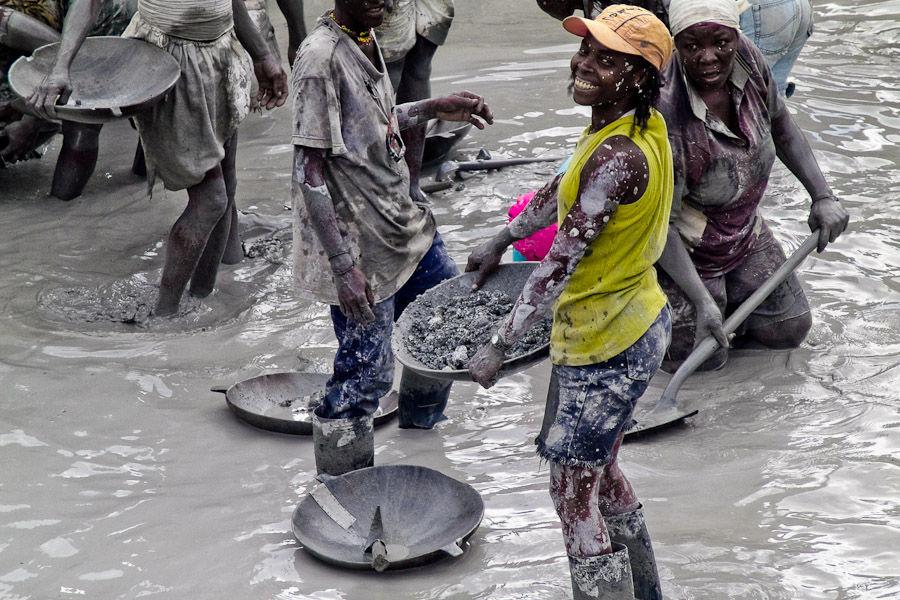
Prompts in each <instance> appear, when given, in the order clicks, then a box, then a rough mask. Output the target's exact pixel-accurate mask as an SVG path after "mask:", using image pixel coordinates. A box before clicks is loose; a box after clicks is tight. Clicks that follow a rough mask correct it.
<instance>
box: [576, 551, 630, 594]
mask: <svg viewBox="0 0 900 600" xmlns="http://www.w3.org/2000/svg"><path fill="white" fill-rule="evenodd" d="M569 571H570V573H571V574H572V597H573V598H574V600H634V586H633V584H632V583H631V566H630V564H629V562H628V548H626V547H625V546H623V545H622V544H613V552H612V554H603V555H601V556H572V555H571V554H570V555H569Z"/></svg>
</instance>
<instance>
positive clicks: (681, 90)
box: [659, 35, 787, 277]
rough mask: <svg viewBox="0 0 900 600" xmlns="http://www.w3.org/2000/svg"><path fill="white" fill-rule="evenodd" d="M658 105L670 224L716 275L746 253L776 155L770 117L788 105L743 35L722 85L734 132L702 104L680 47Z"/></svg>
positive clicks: (701, 268)
mask: <svg viewBox="0 0 900 600" xmlns="http://www.w3.org/2000/svg"><path fill="white" fill-rule="evenodd" d="M664 79H665V81H666V82H667V83H666V86H665V87H664V88H663V90H662V98H661V101H660V107H659V110H660V112H662V113H663V115H664V116H665V119H666V125H667V126H668V128H669V141H670V143H671V145H672V157H673V160H674V168H675V191H674V196H673V199H672V217H671V225H672V226H673V227H675V229H676V230H677V231H678V233H679V234H681V237H682V239H683V240H684V242H685V244H686V245H687V248H688V251H689V252H690V253H691V258H692V260H693V263H694V265H695V266H696V268H697V272H698V273H699V274H700V276H701V277H717V276H719V275H722V274H725V273H728V272H729V271H731V270H732V269H734V268H735V267H737V266H738V265H739V264H740V263H741V262H742V261H743V260H744V258H745V257H746V256H747V255H748V254H749V252H750V250H751V248H752V246H753V241H754V240H755V239H756V236H757V233H758V231H759V219H760V217H759V214H758V207H759V203H760V201H761V200H762V197H763V193H764V192H765V190H766V185H767V184H768V182H769V174H770V173H771V171H772V165H773V164H774V162H775V142H774V140H773V139H772V121H773V120H774V119H776V118H778V117H779V116H780V115H781V114H782V113H783V111H785V110H787V109H786V107H785V104H784V100H783V99H782V98H781V97H780V96H779V94H778V86H777V85H776V83H775V80H774V79H773V78H772V73H771V72H770V71H769V67H768V66H767V65H766V62H765V59H763V56H762V54H760V52H759V50H757V49H756V47H755V46H754V45H753V44H752V43H751V42H750V41H749V40H748V39H747V38H746V37H744V36H743V35H741V36H740V39H739V40H738V47H737V56H736V57H735V61H734V70H733V71H732V73H731V76H730V77H729V81H728V83H727V85H728V86H729V89H730V92H731V98H732V100H733V102H734V106H735V111H736V114H737V123H738V127H739V131H738V132H733V131H731V130H730V129H729V128H728V127H727V126H726V125H725V123H724V122H722V120H721V119H719V118H718V117H716V116H715V115H713V114H712V113H711V112H709V110H707V107H706V104H705V103H704V102H703V100H702V99H701V97H700V95H699V93H698V92H697V91H696V90H695V89H694V87H693V85H692V84H691V82H690V81H689V78H688V76H687V74H686V73H684V69H683V68H682V66H681V60H680V59H679V57H678V55H677V53H676V55H675V56H674V57H673V59H672V60H671V61H669V64H668V65H667V66H666V68H665V72H664Z"/></svg>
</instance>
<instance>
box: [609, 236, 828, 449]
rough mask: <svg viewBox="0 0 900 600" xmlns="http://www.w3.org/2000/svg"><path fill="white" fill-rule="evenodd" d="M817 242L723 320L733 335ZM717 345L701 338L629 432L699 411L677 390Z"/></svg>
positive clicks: (810, 241) (806, 246)
mask: <svg viewBox="0 0 900 600" xmlns="http://www.w3.org/2000/svg"><path fill="white" fill-rule="evenodd" d="M818 244H819V234H818V233H817V232H813V233H812V235H810V236H809V237H808V238H806V241H805V242H803V244H802V245H801V246H800V247H799V248H797V250H796V251H795V252H794V253H793V254H792V255H791V256H790V257H789V258H788V259H787V261H785V263H784V264H783V265H781V266H780V267H779V268H778V269H777V270H776V271H775V272H774V273H772V276H771V277H769V278H768V279H767V280H766V281H765V283H763V284H762V285H761V286H760V287H759V289H757V290H756V291H755V292H753V294H751V295H750V297H749V298H747V299H746V300H744V303H743V304H741V305H740V306H739V307H738V308H737V310H735V311H734V312H733V313H732V314H731V316H729V317H728V318H727V319H725V322H724V323H723V324H722V328H723V329H724V330H725V334H726V335H731V334H732V333H734V332H735V330H736V329H737V328H738V326H739V325H740V324H741V323H743V322H744V319H746V318H747V317H748V316H750V313H752V312H753V311H754V310H755V309H756V307H757V306H759V305H760V304H762V302H763V300H765V299H766V298H767V297H768V296H769V294H771V293H772V291H773V290H774V289H775V288H776V287H778V286H779V285H781V283H782V282H784V280H785V279H787V278H788V277H789V276H790V274H791V273H793V272H794V270H795V269H796V268H797V267H798V266H800V263H802V262H803V260H804V259H805V258H806V257H807V256H809V255H810V253H811V252H812V251H813V250H815V248H816V246H818ZM718 348H719V342H717V341H716V338H714V337H713V336H712V335H709V336H707V337H706V338H705V339H704V340H703V341H702V342H700V343H699V344H698V345H697V347H696V348H694V351H693V352H691V354H690V356H688V357H687V359H685V361H684V362H683V363H682V365H681V366H680V367H678V370H677V371H675V374H674V375H673V376H672V379H671V380H670V381H669V384H668V385H667V386H666V389H665V390H663V393H662V396H661V397H660V399H659V401H658V402H657V403H656V406H655V407H653V409H651V410H649V411H647V412H645V413H644V414H643V415H642V416H640V415H639V416H638V417H636V418H637V421H638V423H637V425H635V426H634V427H632V428H631V429H629V430H628V431H627V432H626V435H631V434H641V433H646V432H649V431H651V430H657V429H660V428H662V427H666V426H668V425H672V424H674V423H677V422H679V421H681V420H683V419H685V418H687V417H690V416H693V415H695V414H697V411H696V410H695V411H693V412H688V413H685V412H681V411H679V410H678V408H677V406H676V402H675V396H676V395H677V394H678V390H679V389H680V388H681V384H682V383H684V380H685V379H687V378H688V376H690V374H691V373H693V372H694V371H695V370H696V369H697V367H699V366H700V365H702V364H703V362H704V361H706V359H708V358H709V357H710V356H712V354H713V352H715V351H716V350H717V349H718Z"/></svg>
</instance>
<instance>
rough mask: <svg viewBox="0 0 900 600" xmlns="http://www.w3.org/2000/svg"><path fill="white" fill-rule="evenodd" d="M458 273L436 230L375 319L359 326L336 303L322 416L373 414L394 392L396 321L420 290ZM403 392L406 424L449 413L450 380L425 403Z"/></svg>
mask: <svg viewBox="0 0 900 600" xmlns="http://www.w3.org/2000/svg"><path fill="white" fill-rule="evenodd" d="M456 275H459V269H457V267H456V263H455V262H453V260H452V259H451V258H450V255H449V254H447V249H446V248H445V247H444V242H443V240H442V239H441V236H440V235H439V234H437V233H435V234H434V241H433V242H432V244H431V249H430V250H429V251H428V252H427V253H426V254H425V256H424V257H423V258H422V260H421V261H419V265H418V266H417V267H416V270H415V272H414V273H413V275H412V277H410V278H409V281H407V282H406V283H405V284H403V287H401V288H400V290H399V291H398V292H397V293H396V294H394V295H393V296H391V297H390V298H388V299H387V300H384V301H382V302H379V303H378V304H377V305H375V307H373V309H372V310H373V312H374V313H375V319H376V320H375V322H374V323H371V324H369V325H359V324H357V323H354V322H353V321H351V320H350V319H348V318H347V317H345V316H344V314H343V313H342V312H341V309H340V307H338V306H332V307H331V320H332V323H333V324H334V335H335V336H336V337H337V340H338V351H337V354H336V355H335V357H334V373H333V374H332V376H331V379H329V380H328V384H327V385H326V387H325V398H324V400H323V405H324V407H323V409H322V411H321V412H322V415H321V416H323V417H325V418H328V419H337V418H351V417H355V416H361V415H363V414H370V415H371V414H373V413H374V412H375V411H376V410H377V409H378V401H379V400H380V399H381V398H382V396H384V395H386V394H387V393H388V392H390V391H391V385H392V384H393V381H394V353H393V351H392V350H391V333H392V332H393V330H394V321H396V320H397V319H398V318H400V315H401V314H402V313H403V311H404V309H406V307H407V306H408V305H409V303H410V302H412V301H413V300H415V299H416V297H418V296H419V294H421V293H422V292H424V291H425V290H427V289H430V288H432V287H434V286H435V285H437V284H438V283H440V282H442V281H444V280H445V279H449V278H451V277H455V276H456ZM442 384H443V382H442ZM403 395H404V394H403V393H402V391H401V403H400V419H401V425H403V422H404V420H405V421H407V422H411V423H413V424H414V425H415V426H419V427H425V428H427V427H431V426H432V425H434V424H435V423H437V422H438V421H440V420H442V419H443V418H444V417H443V409H444V407H445V406H446V404H447V398H448V397H449V395H450V382H447V383H446V384H443V385H442V386H441V389H440V390H439V393H438V396H442V401H440V400H441V399H440V398H439V399H438V401H432V400H428V401H425V402H424V403H423V404H421V405H420V404H419V403H417V402H415V401H413V402H412V403H411V402H410V401H409V399H407V401H406V402H403ZM407 396H410V394H407ZM415 396H416V397H419V396H420V395H419V394H416V395H415Z"/></svg>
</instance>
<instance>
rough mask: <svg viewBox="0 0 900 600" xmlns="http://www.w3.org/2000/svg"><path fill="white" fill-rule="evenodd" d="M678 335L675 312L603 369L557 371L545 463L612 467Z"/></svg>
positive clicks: (541, 439) (541, 441) (542, 445)
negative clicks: (616, 449)
mask: <svg viewBox="0 0 900 600" xmlns="http://www.w3.org/2000/svg"><path fill="white" fill-rule="evenodd" d="M671 330H672V319H671V315H670V313H669V307H668V306H666V307H664V308H663V309H662V311H660V313H659V316H657V317H656V320H655V321H654V322H653V324H652V325H651V326H650V328H649V329H647V331H646V332H645V333H644V335H643V336H641V338H640V339H638V341H636V342H635V343H634V344H632V345H631V346H629V347H628V348H627V349H626V350H625V351H624V352H622V353H621V354H618V355H616V356H614V357H612V358H611V359H609V360H606V361H604V362H601V363H596V364H593V365H586V366H579V367H569V366H563V365H553V371H552V374H551V376H550V390H549V391H548V393H547V408H546V409H545V411H544V424H543V426H542V427H541V433H540V434H539V435H538V437H537V439H536V440H535V441H534V443H535V444H537V447H538V449H537V452H538V454H539V455H540V456H541V458H543V459H545V460H548V461H551V462H554V463H559V464H564V465H572V466H580V467H587V468H594V467H599V466H602V465H608V464H610V463H611V462H612V461H613V460H614V459H615V456H614V455H613V449H614V447H615V445H616V440H617V439H618V437H619V435H620V434H622V432H624V431H625V430H626V429H628V428H629V427H631V426H632V425H633V424H634V419H633V418H632V414H633V413H634V406H635V404H636V403H637V400H638V398H640V397H641V396H642V395H643V393H644V392H645V391H646V390H647V386H648V385H649V384H650V378H651V377H653V375H654V373H656V371H657V370H658V369H659V366H660V364H661V363H662V360H663V356H664V355H665V353H666V347H667V346H668V345H669V339H670V335H671Z"/></svg>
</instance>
